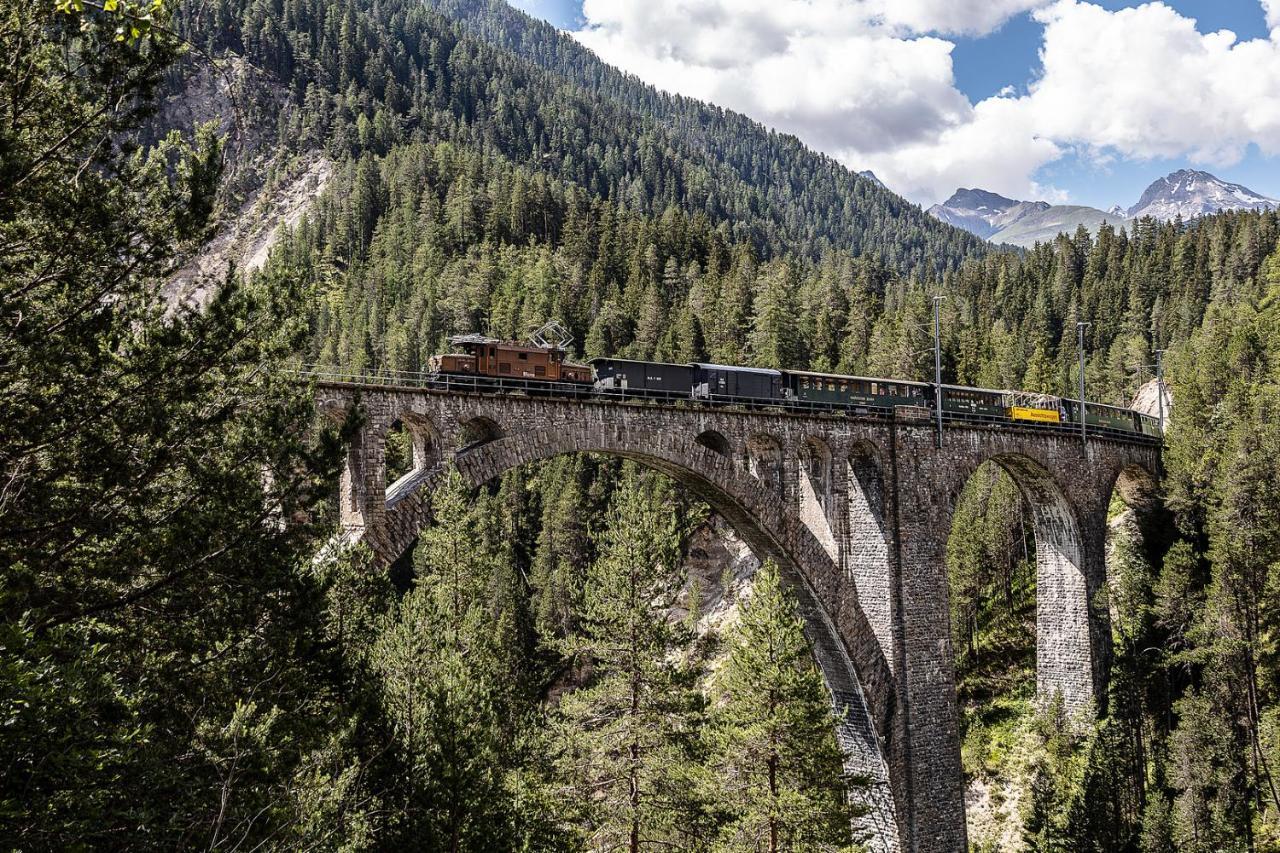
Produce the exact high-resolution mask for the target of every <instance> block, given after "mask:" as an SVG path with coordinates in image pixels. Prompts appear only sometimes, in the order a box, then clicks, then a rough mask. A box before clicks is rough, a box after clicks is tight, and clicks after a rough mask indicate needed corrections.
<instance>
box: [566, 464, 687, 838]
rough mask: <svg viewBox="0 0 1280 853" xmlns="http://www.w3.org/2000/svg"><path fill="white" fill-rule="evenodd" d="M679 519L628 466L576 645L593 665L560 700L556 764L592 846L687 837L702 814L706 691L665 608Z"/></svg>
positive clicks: (590, 577) (670, 595) (672, 590)
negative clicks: (700, 738)
mask: <svg viewBox="0 0 1280 853" xmlns="http://www.w3.org/2000/svg"><path fill="white" fill-rule="evenodd" d="M653 483H654V481H653V480H652V479H650V480H649V488H652V484H653ZM673 521H674V520H673V519H672V517H671V516H669V515H667V514H666V513H662V512H660V511H658V510H657V509H656V508H655V506H654V505H653V503H652V502H651V500H650V496H649V495H646V484H645V483H643V482H642V481H641V480H640V479H639V478H638V477H637V476H635V475H634V474H633V475H630V476H628V477H626V478H625V479H624V480H623V482H622V483H621V484H620V487H619V489H618V491H617V492H616V493H615V494H614V497H613V500H612V503H611V505H610V510H609V516H608V523H607V525H606V526H605V528H604V531H603V534H602V536H603V541H602V543H601V546H600V556H599V557H598V558H597V559H596V561H595V562H594V563H592V565H591V568H590V571H589V572H588V574H587V578H586V586H585V589H584V592H583V606H582V635H581V640H580V645H579V654H580V655H583V656H586V658H587V659H588V660H589V661H590V667H591V670H592V676H591V679H590V681H589V683H588V684H587V685H586V686H584V687H583V688H581V689H579V690H577V691H575V692H573V693H571V694H569V695H568V696H566V697H565V698H564V700H563V702H562V703H561V706H560V713H559V717H560V724H559V727H558V728H559V739H560V745H559V749H558V755H557V764H558V770H559V774H560V776H561V778H562V779H564V783H565V785H566V788H567V791H566V793H567V794H569V796H570V797H571V799H570V801H571V802H573V803H575V804H576V805H577V806H578V807H579V808H580V809H581V810H582V812H581V815H580V817H579V820H580V821H581V825H582V830H583V833H584V841H585V843H586V844H587V845H588V846H589V847H591V848H592V849H600V850H611V849H616V848H618V847H627V848H629V849H631V850H638V849H640V848H641V847H649V846H653V845H655V844H674V845H677V846H688V845H690V844H691V842H692V839H693V838H695V837H696V835H695V834H694V833H695V832H696V831H697V828H698V825H699V822H700V811H701V806H700V804H699V803H698V801H697V799H696V797H694V796H693V793H694V791H693V787H692V785H691V781H692V780H693V779H694V778H696V774H695V770H696V767H697V763H696V760H697V752H696V750H697V726H698V721H699V717H700V714H701V705H702V701H701V697H700V695H699V694H698V693H697V692H696V691H694V690H693V682H692V679H691V676H692V673H691V672H690V671H689V670H688V668H687V667H686V666H685V665H684V664H683V663H682V662H681V661H680V660H679V658H677V657H676V656H675V655H674V653H675V652H676V650H677V649H678V648H679V644H680V634H681V633H682V630H681V628H680V626H678V625H676V624H673V623H672V622H671V621H670V620H668V619H667V616H666V611H667V610H668V609H669V607H670V605H671V603H673V601H674V595H675V594H676V592H677V591H678V590H679V586H680V585H679V583H678V580H679V579H678V578H677V576H676V560H675V557H676V553H677V546H678V545H679V539H678V536H677V535H676V529H675V526H674V523H673Z"/></svg>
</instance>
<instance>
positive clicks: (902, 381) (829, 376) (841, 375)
mask: <svg viewBox="0 0 1280 853" xmlns="http://www.w3.org/2000/svg"><path fill="white" fill-rule="evenodd" d="M786 372H787V373H788V374H790V375H791V376H816V377H819V378H821V379H856V380H857V381H859V382H892V383H893V384H894V385H916V386H919V387H921V388H930V387H932V386H931V385H930V384H929V383H928V382H917V381H916V380H914V379H885V378H884V377H883V376H850V375H848V374H846V373H819V372H817V371H814V370H788V371H786Z"/></svg>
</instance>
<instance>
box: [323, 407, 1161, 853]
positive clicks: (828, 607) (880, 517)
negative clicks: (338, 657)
mask: <svg viewBox="0 0 1280 853" xmlns="http://www.w3.org/2000/svg"><path fill="white" fill-rule="evenodd" d="M317 402H318V404H319V405H320V406H321V408H323V409H326V410H328V411H330V412H332V413H333V414H334V416H335V417H341V416H343V415H344V413H346V412H349V411H351V410H352V409H355V408H359V410H360V412H361V415H362V416H363V417H364V419H365V421H364V425H363V427H362V429H361V430H360V433H359V436H358V438H357V439H356V441H355V442H354V443H353V446H352V448H351V451H350V454H349V459H348V465H347V470H346V473H345V474H344V477H343V483H342V495H341V518H342V523H343V525H344V528H345V529H346V535H347V537H348V538H349V539H361V540H363V541H366V542H367V543H368V544H369V545H370V546H371V547H372V549H373V550H374V552H375V553H376V554H377V555H378V556H379V557H380V558H381V559H384V560H388V561H390V560H394V559H395V558H396V557H398V556H399V555H400V554H401V553H403V552H404V551H405V550H407V549H408V548H409V547H410V545H411V544H412V542H413V541H414V539H415V538H416V537H417V534H418V531H419V530H420V529H421V528H422V527H423V525H425V524H428V523H430V517H431V494H432V491H433V487H434V484H435V483H436V482H437V481H438V478H439V477H440V476H442V474H443V472H444V470H445V465H446V464H447V463H450V462H452V463H453V464H455V465H456V466H457V468H458V470H459V471H460V472H461V473H462V474H463V476H464V477H465V478H466V479H467V480H468V481H469V482H471V483H473V484H476V485H478V484H481V483H484V482H487V481H489V480H492V479H493V478H495V477H498V476H499V475H501V474H502V473H503V472H504V471H506V470H509V469H510V468H513V467H516V466H519V465H523V464H527V463H529V462H533V461H537V460H540V459H545V458H548V457H551V456H554V455H557V454H561V453H571V452H598V453H607V454H613V455H618V456H623V457H627V458H632V459H636V460H638V461H640V462H642V463H644V464H646V465H649V466H651V467H653V468H656V469H658V470H660V471H663V472H664V473H666V474H668V475H670V476H671V477H673V478H674V479H675V480H676V481H677V482H679V483H681V484H682V485H683V486H684V487H685V488H686V489H688V490H690V491H691V492H692V493H693V494H695V495H696V496H698V497H699V498H701V499H703V500H705V501H706V502H707V503H709V504H710V505H711V506H712V507H713V508H715V509H716V510H717V511H718V512H719V513H720V514H721V515H722V516H723V517H724V518H725V519H726V520H727V521H728V522H729V523H730V524H732V525H733V526H734V528H735V529H736V530H737V531H738V532H739V534H740V535H741V536H742V537H743V539H744V540H745V541H746V542H747V543H748V544H749V545H750V547H751V548H752V550H753V551H755V552H756V554H757V555H758V556H760V557H761V558H766V557H772V558H773V559H775V560H776V561H778V563H779V564H780V565H781V566H782V568H783V571H784V574H785V575H786V576H788V577H789V578H791V579H792V586H793V588H794V589H795V590H796V592H797V595H798V596H799V598H800V601H801V605H802V610H803V611H804V613H805V615H806V620H807V625H808V632H809V635H810V639H811V641H812V642H813V644H814V647H815V657H816V659H817V660H818V662H819V665H820V668H821V669H822V670H823V674H824V677H825V678H826V680H827V684H828V687H829V689H831V691H832V696H833V701H834V702H835V703H836V707H837V711H838V712H839V717H840V719H841V720H842V724H841V730H840V737H839V739H840V741H841V744H842V746H843V747H844V748H845V753H846V761H847V762H848V763H849V764H850V769H856V770H858V771H859V772H861V773H865V774H867V775H869V776H870V777H871V778H872V779H873V780H877V779H878V780H880V781H879V782H877V783H876V784H874V785H873V786H872V791H871V793H870V794H869V795H868V797H869V799H870V800H871V801H872V802H870V805H872V807H873V816H872V817H871V818H870V819H869V823H868V825H869V826H873V827H878V829H876V832H877V836H876V841H875V844H874V847H875V849H877V850H886V851H888V850H897V849H905V850H912V851H931V852H932V851H960V850H964V849H965V847H966V835H965V823H964V800H963V778H962V773H961V769H960V740H959V731H958V722H959V713H958V708H957V706H956V696H955V671H954V659H953V656H952V644H951V636H950V610H949V604H948V590H947V575H946V564H945V550H946V542H947V538H948V536H949V534H950V530H951V516H952V512H953V510H954V508H955V504H956V500H957V498H958V496H959V493H960V490H961V488H963V486H964V484H965V482H966V480H967V479H968V478H969V477H970V476H971V475H972V474H973V472H974V471H975V470H976V469H977V468H978V466H980V465H981V464H982V463H983V462H985V461H988V460H994V461H996V462H997V463H998V464H1000V465H1002V466H1003V467H1004V468H1005V469H1006V470H1007V471H1009V473H1010V474H1011V475H1012V476H1013V478H1014V479H1015V481H1016V482H1017V483H1018V485H1019V487H1020V488H1021V489H1022V491H1023V494H1024V495H1025V496H1026V498H1027V500H1028V503H1029V505H1030V506H1031V511H1032V515H1033V517H1034V519H1035V527H1036V541H1037V555H1036V556H1037V583H1038V584H1039V587H1038V589H1039V590H1040V591H1039V595H1038V603H1039V605H1040V606H1039V608H1038V610H1037V689H1038V691H1039V692H1040V694H1041V695H1042V696H1047V695H1051V694H1052V693H1054V692H1061V693H1062V695H1063V697H1064V700H1065V701H1066V702H1067V704H1068V706H1069V707H1072V708H1076V709H1081V710H1083V709H1088V708H1094V707H1097V706H1098V699H1099V698H1100V697H1102V696H1104V695H1105V684H1106V668H1107V665H1108V662H1109V660H1110V648H1109V639H1110V629H1109V626H1108V624H1107V614H1106V613H1105V610H1103V611H1102V612H1097V610H1096V609H1095V607H1094V605H1093V602H1094V601H1095V598H1096V596H1095V593H1096V592H1097V591H1098V590H1099V589H1101V585H1102V584H1104V583H1105V580H1106V579H1105V562H1104V560H1105V558H1104V550H1103V545H1104V542H1105V535H1106V530H1105V521H1106V508H1107V505H1108V503H1109V500H1110V496H1111V492H1112V490H1113V488H1114V487H1115V486H1116V482H1117V479H1118V478H1121V476H1122V474H1124V473H1125V472H1129V474H1128V475H1127V477H1128V479H1133V472H1135V471H1138V472H1147V475H1148V476H1150V477H1153V476H1154V475H1155V474H1157V473H1158V470H1159V469H1158V466H1159V457H1158V451H1157V450H1156V449H1155V448H1154V447H1152V446H1150V445H1144V444H1136V443H1126V442H1121V441H1115V440H1107V439H1092V440H1090V441H1089V442H1088V443H1087V444H1085V445H1082V443H1081V441H1080V439H1079V437H1078V436H1073V435H1067V434H1062V433H1056V432H1048V431H1045V430H1037V429H1035V428H1022V429H1010V428H1004V429H1001V428H993V427H965V426H955V425H950V426H948V428H947V430H946V433H945V435H944V441H943V446H942V447H941V448H937V447H935V433H934V431H933V429H932V427H931V426H930V425H929V424H927V423H924V422H920V421H892V420H881V419H869V418H857V417H843V416H827V417H819V416H808V415H797V414H792V413H787V412H782V411H777V410H770V411H740V410H733V409H727V408H723V407H714V408H708V407H700V406H695V405H692V404H688V405H656V404H651V403H646V402H627V403H616V402H603V401H598V400H589V401H582V400H577V401H575V400H565V399H553V398H537V397H527V396H505V395H504V396H498V395H492V394H462V393H456V392H455V393H443V392H435V391H427V390H422V389H401V388H393V387H380V386H354V385H346V384H330V385H322V386H320V387H319V388H318V389H317ZM397 422H399V423H401V424H403V425H404V426H405V427H406V428H408V429H409V431H410V433H411V435H412V436H413V438H414V470H413V471H411V472H410V473H409V474H406V475H405V476H404V477H402V478H401V479H400V480H399V481H398V482H396V483H394V484H387V483H386V476H385V464H384V451H383V443H384V439H385V436H386V434H387V431H388V430H389V429H391V427H392V426H393V425H394V424H396V423H397ZM1127 481H1128V480H1126V482H1127ZM888 827H892V831H890V829H889V828H888Z"/></svg>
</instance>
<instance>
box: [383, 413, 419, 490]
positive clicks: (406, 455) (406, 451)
mask: <svg viewBox="0 0 1280 853" xmlns="http://www.w3.org/2000/svg"><path fill="white" fill-rule="evenodd" d="M414 462H415V459H414V441H413V434H412V433H410V432H409V429H408V428H407V427H406V426H405V425H404V421H403V420H401V419H399V418H397V419H396V421H395V422H394V423H392V424H391V426H390V427H388V428H387V431H386V433H385V434H384V435H383V436H382V464H383V469H384V470H385V471H386V478H385V482H386V483H387V484H388V485H390V484H391V483H394V482H396V481H397V480H399V479H400V478H401V477H403V476H405V475H406V474H408V473H410V472H411V471H413V469H414V467H415V466H414Z"/></svg>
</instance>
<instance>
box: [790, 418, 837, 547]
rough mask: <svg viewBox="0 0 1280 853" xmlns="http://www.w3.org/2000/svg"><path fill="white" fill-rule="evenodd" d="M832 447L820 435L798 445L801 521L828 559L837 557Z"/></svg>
mask: <svg viewBox="0 0 1280 853" xmlns="http://www.w3.org/2000/svg"><path fill="white" fill-rule="evenodd" d="M831 467H832V466H831V449H830V448H829V447H827V443H826V442H825V441H823V440H822V439H820V438H813V437H810V438H807V439H805V441H804V443H803V444H802V445H801V446H800V473H801V476H800V478H799V479H800V482H799V486H800V488H799V504H800V507H799V509H800V520H801V521H803V522H804V524H805V526H806V527H808V528H809V530H810V532H812V533H813V535H814V537H815V538H816V539H817V540H818V541H819V542H820V543H822V547H823V548H824V549H826V552H827V554H828V556H830V557H831V559H833V560H836V559H839V552H838V550H837V549H836V536H835V531H834V530H833V529H832V510H833V508H834V507H833V504H834V499H833V494H832V484H831Z"/></svg>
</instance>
